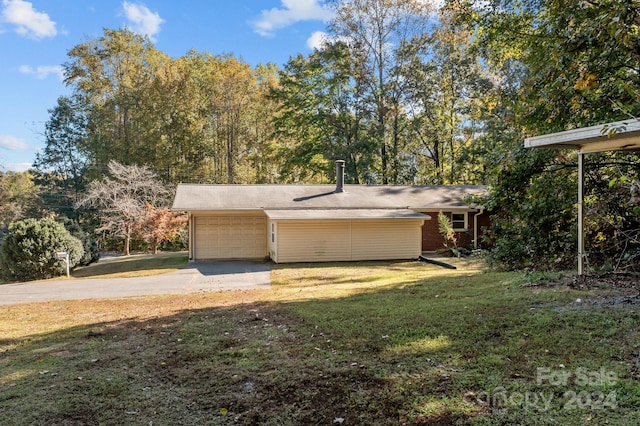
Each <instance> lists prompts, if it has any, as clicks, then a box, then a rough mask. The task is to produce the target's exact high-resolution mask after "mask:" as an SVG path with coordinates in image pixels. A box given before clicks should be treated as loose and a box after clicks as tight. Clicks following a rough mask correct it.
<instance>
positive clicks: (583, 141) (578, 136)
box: [524, 119, 640, 153]
mask: <svg viewBox="0 0 640 426" xmlns="http://www.w3.org/2000/svg"><path fill="white" fill-rule="evenodd" d="M524 146H525V148H551V149H575V150H578V151H580V152H581V153H589V152H602V151H633V150H640V120H639V119H633V120H626V121H618V122H615V123H609V124H601V125H598V126H591V127H583V128H580V129H573V130H567V131H564V132H558V133H552V134H548V135H542V136H534V137H530V138H526V139H525V140H524Z"/></svg>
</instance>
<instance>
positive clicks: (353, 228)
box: [270, 219, 422, 263]
mask: <svg viewBox="0 0 640 426" xmlns="http://www.w3.org/2000/svg"><path fill="white" fill-rule="evenodd" d="M271 223H273V224H274V225H275V227H274V229H275V230H276V233H275V238H274V240H275V242H274V243H272V244H271V245H270V254H271V258H272V259H273V260H274V262H276V263H287V262H329V261H352V260H385V259H412V258H417V257H418V256H419V255H420V253H421V247H420V244H421V234H420V229H421V226H422V220H415V219H412V220H399V219H390V220H282V221H271Z"/></svg>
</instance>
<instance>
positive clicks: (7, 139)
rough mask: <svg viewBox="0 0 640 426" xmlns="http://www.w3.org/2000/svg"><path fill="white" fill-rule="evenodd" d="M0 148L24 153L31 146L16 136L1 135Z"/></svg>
mask: <svg viewBox="0 0 640 426" xmlns="http://www.w3.org/2000/svg"><path fill="white" fill-rule="evenodd" d="M0 148H4V149H8V150H9V151H24V150H27V149H29V145H28V144H27V143H26V142H25V141H23V140H22V139H18V138H16V137H15V136H10V135H0Z"/></svg>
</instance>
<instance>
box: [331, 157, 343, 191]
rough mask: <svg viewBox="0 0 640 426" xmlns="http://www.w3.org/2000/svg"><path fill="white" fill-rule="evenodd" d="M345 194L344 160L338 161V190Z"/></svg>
mask: <svg viewBox="0 0 640 426" xmlns="http://www.w3.org/2000/svg"><path fill="white" fill-rule="evenodd" d="M333 192H344V160H336V190H335V191H333Z"/></svg>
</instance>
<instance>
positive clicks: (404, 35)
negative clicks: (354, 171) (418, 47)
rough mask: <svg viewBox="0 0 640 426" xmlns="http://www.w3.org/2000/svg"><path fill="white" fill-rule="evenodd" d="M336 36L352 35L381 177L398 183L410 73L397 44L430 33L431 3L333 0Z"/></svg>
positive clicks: (350, 40)
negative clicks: (405, 70) (404, 99)
mask: <svg viewBox="0 0 640 426" xmlns="http://www.w3.org/2000/svg"><path fill="white" fill-rule="evenodd" d="M332 3H333V5H334V7H335V17H334V19H333V21H332V22H331V25H330V30H331V33H332V35H334V36H336V37H337V38H338V39H340V40H347V41H348V42H347V43H348V45H349V47H350V48H351V49H352V53H351V57H352V61H353V65H352V66H353V72H354V73H355V74H356V79H357V83H358V87H359V90H360V91H361V93H362V94H363V95H364V96H363V99H362V106H363V107H364V108H365V109H366V111H367V112H368V114H369V115H370V117H371V120H372V122H371V127H370V131H371V141H372V142H373V144H374V149H375V150H377V151H378V153H379V164H378V171H377V172H378V173H377V179H376V180H377V181H378V182H379V183H383V184H388V183H398V182H397V179H398V177H399V176H400V174H399V167H400V164H401V159H400V156H401V155H402V154H403V152H404V149H403V143H404V137H403V131H402V128H403V127H404V124H403V123H402V112H403V104H402V93H403V88H404V87H403V83H404V77H403V75H402V74H400V73H398V72H396V70H397V69H399V68H400V67H401V65H402V64H401V60H402V56H400V55H398V54H397V49H400V48H402V46H404V45H405V44H406V43H407V42H409V41H410V40H420V39H422V37H423V35H424V34H426V33H427V32H428V26H429V25H430V20H429V17H430V15H431V12H432V10H431V8H430V4H429V3H428V2H418V1H414V0H339V1H335V2H332Z"/></svg>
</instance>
